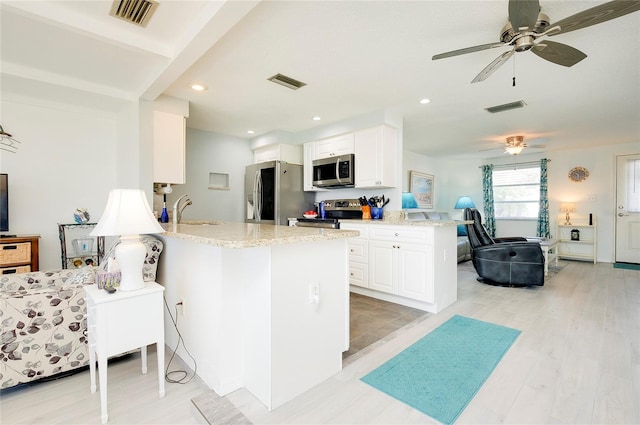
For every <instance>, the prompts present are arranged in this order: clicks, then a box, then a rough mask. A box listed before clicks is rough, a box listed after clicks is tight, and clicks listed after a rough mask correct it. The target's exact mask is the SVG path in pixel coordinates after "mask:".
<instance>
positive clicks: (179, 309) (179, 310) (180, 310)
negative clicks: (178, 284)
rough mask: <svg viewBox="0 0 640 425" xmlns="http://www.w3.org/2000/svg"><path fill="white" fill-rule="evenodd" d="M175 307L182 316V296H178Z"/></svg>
mask: <svg viewBox="0 0 640 425" xmlns="http://www.w3.org/2000/svg"><path fill="white" fill-rule="evenodd" d="M176 308H177V309H178V314H179V315H180V316H184V298H178V303H177V304H176Z"/></svg>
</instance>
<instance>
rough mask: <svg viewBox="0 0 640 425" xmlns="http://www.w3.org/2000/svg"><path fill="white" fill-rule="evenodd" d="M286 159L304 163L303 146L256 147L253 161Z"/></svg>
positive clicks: (290, 161)
mask: <svg viewBox="0 0 640 425" xmlns="http://www.w3.org/2000/svg"><path fill="white" fill-rule="evenodd" d="M268 161H286V162H288V163H291V164H302V163H303V161H302V146H300V145H297V146H296V145H285V144H277V145H269V146H262V147H260V148H257V149H254V151H253V162H255V163H256V164H257V163H259V162H268Z"/></svg>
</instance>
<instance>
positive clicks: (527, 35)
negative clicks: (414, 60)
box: [431, 0, 640, 84]
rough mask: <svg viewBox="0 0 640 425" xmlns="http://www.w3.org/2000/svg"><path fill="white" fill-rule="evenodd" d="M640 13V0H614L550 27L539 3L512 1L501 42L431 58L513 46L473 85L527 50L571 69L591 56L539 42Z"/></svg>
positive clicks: (546, 42)
mask: <svg viewBox="0 0 640 425" xmlns="http://www.w3.org/2000/svg"><path fill="white" fill-rule="evenodd" d="M638 10H640V0H613V1H610V2H607V3H604V4H601V5H599V6H595V7H592V8H591V9H587V10H584V11H582V12H579V13H576V14H575V15H572V16H569V17H568V18H565V19H561V20H560V21H558V22H555V23H554V24H553V25H550V24H549V22H550V21H549V17H548V16H547V15H545V14H544V13H541V12H540V2H539V0H509V20H508V21H507V24H506V25H505V26H504V27H503V28H502V30H501V31H500V41H499V42H496V43H488V44H481V45H479V46H474V47H467V48H464V49H458V50H453V51H450V52H446V53H440V54H438V55H435V56H433V57H432V58H431V59H432V60H436V59H443V58H448V57H451V56H458V55H464V54H467V53H473V52H479V51H481V50H487V49H493V48H496V47H504V46H513V48H512V49H511V50H509V51H507V52H505V53H503V54H501V55H500V56H498V57H497V58H496V59H495V60H494V61H493V62H491V63H490V64H489V65H487V66H486V67H485V68H484V69H483V70H482V71H481V72H480V73H479V74H478V75H477V76H476V77H475V78H474V79H473V81H471V82H472V83H477V82H480V81H484V80H486V79H487V78H488V77H489V76H490V75H491V74H493V72H494V71H495V70H496V69H498V68H499V67H500V66H502V65H503V64H504V63H505V62H506V61H507V60H508V59H509V58H510V57H511V56H513V54H514V53H516V52H525V51H527V50H531V51H532V52H533V53H534V54H536V55H538V56H539V57H541V58H542V59H545V60H548V61H549V62H553V63H555V64H558V65H562V66H566V67H570V66H573V65H575V64H577V63H578V62H580V61H581V60H582V59H584V58H586V57H587V55H586V54H584V53H583V52H581V51H580V50H578V49H575V48H573V47H571V46H568V45H566V44H562V43H557V42H554V41H549V40H545V41H538V42H536V40H537V39H539V38H541V37H544V36H554V35H558V34H563V33H567V32H569V31H574V30H578V29H581V28H585V27H589V26H591V25H596V24H599V23H602V22H605V21H608V20H610V19H615V18H619V17H621V16H624V15H626V14H629V13H632V12H636V11H638ZM514 84H515V80H514Z"/></svg>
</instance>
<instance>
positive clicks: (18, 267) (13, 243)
mask: <svg viewBox="0 0 640 425" xmlns="http://www.w3.org/2000/svg"><path fill="white" fill-rule="evenodd" d="M39 239H40V236H38V235H29V236H9V237H3V238H0V274H12V273H28V272H37V271H38V267H39V264H38V257H39V253H38V241H39Z"/></svg>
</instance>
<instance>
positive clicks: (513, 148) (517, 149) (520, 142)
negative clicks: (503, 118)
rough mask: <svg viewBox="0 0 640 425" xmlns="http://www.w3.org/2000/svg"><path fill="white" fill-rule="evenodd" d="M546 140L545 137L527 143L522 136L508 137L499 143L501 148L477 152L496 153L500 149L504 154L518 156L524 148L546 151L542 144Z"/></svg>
mask: <svg viewBox="0 0 640 425" xmlns="http://www.w3.org/2000/svg"><path fill="white" fill-rule="evenodd" d="M546 140H548V139H547V138H545V137H539V138H534V139H532V140H530V141H529V142H528V143H527V142H525V141H524V136H522V135H517V136H508V137H506V141H505V142H500V143H501V144H502V146H501V147H498V146H491V147H487V148H485V149H480V150H479V152H486V151H497V150H500V149H501V150H502V151H503V152H504V153H508V154H509V155H514V156H515V155H518V154H520V153H521V152H522V151H523V150H524V148H530V149H546V147H547V145H546V144H544V143H543V142H545V141H546ZM494 143H495V142H494Z"/></svg>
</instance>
